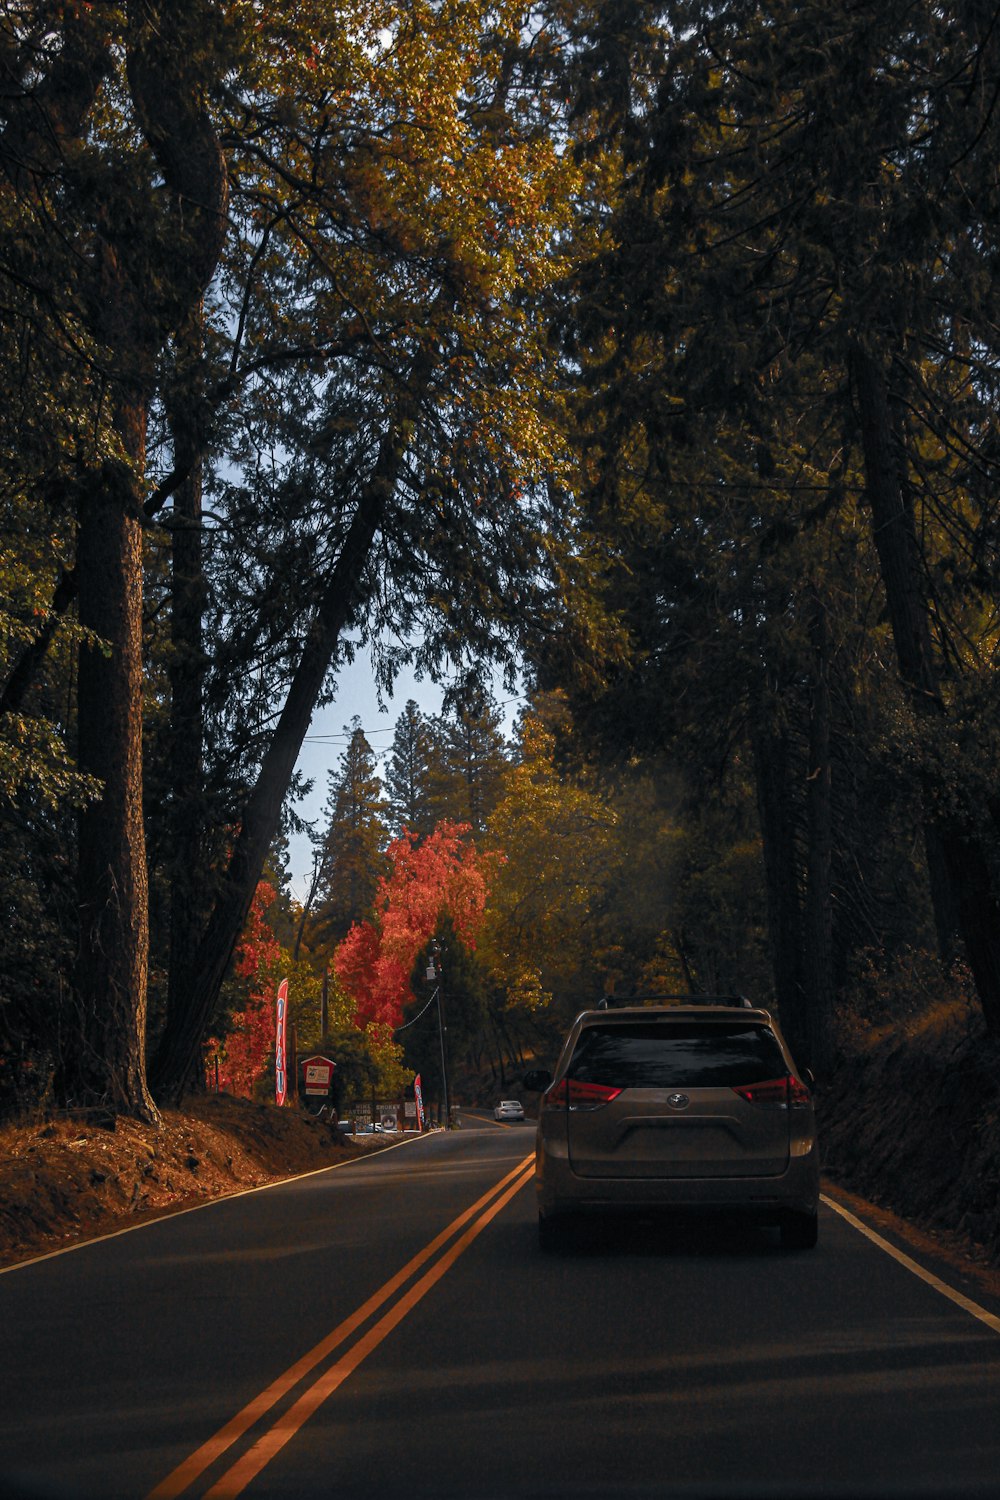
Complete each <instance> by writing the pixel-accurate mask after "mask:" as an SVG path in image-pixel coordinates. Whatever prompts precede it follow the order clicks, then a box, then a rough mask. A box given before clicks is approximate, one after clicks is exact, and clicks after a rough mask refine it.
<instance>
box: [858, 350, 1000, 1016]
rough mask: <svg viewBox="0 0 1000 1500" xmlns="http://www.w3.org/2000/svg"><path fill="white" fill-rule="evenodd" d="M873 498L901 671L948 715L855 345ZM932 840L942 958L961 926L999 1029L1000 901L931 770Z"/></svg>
mask: <svg viewBox="0 0 1000 1500" xmlns="http://www.w3.org/2000/svg"><path fill="white" fill-rule="evenodd" d="M852 365H853V372H854V378H855V385H856V388H857V393H858V405H859V410H860V415H861V436H862V443H863V447H864V458H865V475H866V480H867V488H868V500H869V504H870V505H871V511H872V526H873V531H874V538H875V546H876V549H877V551H878V557H879V567H880V570H881V573H882V581H883V583H884V585H885V592H886V601H887V604H888V607H889V618H890V620H891V622H892V633H893V641H894V644H895V648H896V659H897V662H898V664H899V672H900V676H901V678H902V680H903V682H904V684H905V685H906V687H907V689H908V690H909V693H910V698H911V701H912V703H913V705H914V708H915V710H916V712H917V714H918V715H919V716H921V717H923V718H925V719H927V720H940V719H941V718H942V717H943V716H944V715H945V713H946V707H945V704H944V700H943V698H942V695H941V692H940V688H939V684H938V679H937V673H936V669H935V665H934V659H933V654H932V647H931V634H930V626H929V616H928V606H927V599H926V594H925V590H924V587H923V568H922V560H921V555H920V545H919V541H918V538H917V531H916V524H915V521H914V514H913V506H912V503H911V501H910V496H909V488H908V483H907V480H906V454H905V444H904V439H903V436H902V433H901V432H899V431H895V430H894V426H893V421H892V413H891V409H890V404H889V393H888V382H887V379H886V374H885V371H884V370H883V368H882V367H881V365H880V364H879V363H878V362H877V361H876V360H875V358H874V357H873V356H872V355H871V354H869V353H868V352H867V351H865V350H862V349H860V348H856V349H855V351H854V355H853V360H852ZM924 790H925V799H924V803H925V805H924V828H925V848H926V851H927V860H928V867H929V871H930V889H931V896H932V899H933V900H934V903H935V920H936V923H937V928H938V932H939V935H941V937H942V940H943V948H942V955H941V956H942V961H943V962H944V963H945V964H948V963H949V961H950V957H951V942H950V934H951V933H952V932H954V931H955V929H956V928H957V930H958V931H959V932H960V934H961V937H962V941H963V944H964V946H965V952H966V956H967V958H968V961H969V967H970V969H971V970H972V975H973V980H974V982H975V985H976V991H977V993H978V995H979V1000H980V1004H981V1005H982V1008H983V1015H984V1017H985V1019H986V1024H987V1026H988V1028H989V1030H990V1031H992V1032H1000V903H998V901H997V897H996V892H995V890H994V888H993V882H992V879H991V875H990V869H989V862H988V860H987V858H986V855H985V852H984V850H983V847H982V844H981V842H980V839H979V838H978V837H977V835H976V831H975V829H974V828H973V827H972V826H971V825H970V823H969V821H968V820H967V819H960V818H959V817H957V816H956V815H955V814H954V813H945V814H940V815H937V816H935V815H934V813H933V809H934V807H935V805H936V804H937V803H938V801H939V799H938V798H937V796H936V795H935V794H936V791H937V788H936V787H935V786H934V785H933V782H932V781H931V779H930V776H927V777H925V787H924Z"/></svg>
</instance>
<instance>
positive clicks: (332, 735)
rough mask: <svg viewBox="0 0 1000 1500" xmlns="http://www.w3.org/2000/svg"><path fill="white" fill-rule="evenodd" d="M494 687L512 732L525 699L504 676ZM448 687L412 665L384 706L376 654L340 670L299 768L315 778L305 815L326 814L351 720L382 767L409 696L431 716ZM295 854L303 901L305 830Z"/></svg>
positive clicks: (296, 886) (308, 851)
mask: <svg viewBox="0 0 1000 1500" xmlns="http://www.w3.org/2000/svg"><path fill="white" fill-rule="evenodd" d="M493 691H494V695H495V697H496V701H497V703H498V704H499V705H502V709H503V715H504V731H505V733H506V734H508V735H509V734H510V733H511V731H512V729H513V725H514V720H515V719H516V717H517V711H518V708H519V706H520V704H521V701H522V700H521V698H520V697H517V696H512V695H511V693H510V691H509V690H508V689H505V688H504V686H503V682H502V678H501V677H500V676H499V675H497V676H496V678H495V680H494V684H493ZM444 692H445V689H444V686H440V687H439V686H437V685H436V684H435V683H433V682H431V681H430V680H429V679H428V678H424V680H423V681H422V682H418V681H417V679H416V678H415V677H414V675H413V673H412V672H411V671H410V670H409V669H408V668H402V669H401V670H400V672H399V675H398V676H397V678H396V683H395V687H394V690H393V695H392V697H391V698H386V700H385V707H384V709H380V708H379V702H378V690H377V688H376V686H375V673H374V670H373V668H372V664H371V658H370V656H369V655H368V654H367V653H366V652H359V653H358V655H357V656H356V657H355V659H354V661H353V662H352V663H351V664H350V665H348V666H345V667H343V668H342V670H341V671H340V674H339V676H338V679H337V696H336V698H335V699H334V701H333V702H332V703H330V704H328V705H327V707H326V708H322V709H318V710H317V712H316V713H315V714H314V715H313V721H312V724H311V725H310V726H309V733H308V734H307V735H306V738H305V742H304V744H303V746H302V750H301V752H300V754H299V758H298V761H297V762H296V767H295V769H296V770H297V771H298V772H299V773H300V775H302V776H303V777H304V778H306V779H307V780H311V781H312V783H313V786H312V791H311V792H310V793H309V795H308V796H307V797H303V798H302V799H301V800H300V801H299V802H298V803H296V811H297V812H298V814H299V816H300V817H303V818H307V819H309V820H310V821H312V820H313V819H319V818H320V817H321V815H322V812H323V807H324V804H325V803H326V799H327V795H328V790H329V788H328V784H327V773H328V772H329V771H331V770H335V769H336V767H337V765H338V762H339V760H340V756H341V754H342V752H343V750H344V749H345V748H346V745H347V740H348V736H347V735H345V733H344V725H345V724H350V722H351V720H352V718H353V717H354V715H355V714H357V715H358V716H359V718H360V719H361V727H362V729H363V730H364V731H365V734H366V736H367V738H368V742H369V744H370V745H371V747H372V749H373V750H374V752H375V755H376V756H377V757H378V759H379V769H380V771H381V769H382V763H383V761H384V758H385V757H386V756H387V755H388V753H389V751H390V750H391V749H392V737H393V734H394V733H395V730H396V720H397V719H398V718H399V715H400V714H401V713H402V711H403V708H404V707H405V705H406V703H407V701H408V700H409V699H410V698H412V699H413V700H414V701H415V703H416V704H417V706H418V707H419V708H420V709H421V711H422V712H423V713H424V714H427V715H428V716H430V715H432V714H437V713H439V712H440V710H441V700H442V698H443V697H444ZM289 856H290V859H289V868H290V872H291V888H292V894H293V895H294V896H295V898H296V899H297V900H298V901H304V900H305V898H306V895H307V894H308V889H309V876H310V874H311V871H312V861H313V851H312V845H311V844H310V843H309V840H308V838H307V837H306V836H305V835H304V834H303V835H297V836H293V838H292V839H291V840H290V841H289Z"/></svg>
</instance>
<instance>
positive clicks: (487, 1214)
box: [147, 1156, 534, 1500]
mask: <svg viewBox="0 0 1000 1500" xmlns="http://www.w3.org/2000/svg"><path fill="white" fill-rule="evenodd" d="M533 1166H534V1158H533V1157H531V1156H527V1157H525V1159H524V1160H523V1161H522V1162H519V1163H518V1165H517V1166H516V1167H515V1168H514V1169H513V1171H512V1172H508V1174H507V1176H506V1177H503V1178H501V1179H500V1181H499V1182H497V1183H495V1184H494V1185H493V1187H491V1188H490V1190H489V1192H487V1193H484V1194H483V1196H482V1197H481V1198H479V1199H478V1200H477V1201H476V1202H475V1203H473V1205H472V1207H471V1208H467V1209H466V1210H465V1212H464V1213H461V1214H459V1216H458V1218H457V1219H454V1220H453V1221H452V1222H451V1223H450V1224H449V1225H448V1227H447V1228H446V1229H443V1230H442V1231H441V1233H440V1234H439V1235H437V1236H435V1238H434V1239H433V1240H431V1242H430V1244H428V1245H425V1247H424V1248H423V1250H421V1251H420V1252H419V1253H418V1254H417V1255H415V1256H414V1257H413V1259H412V1260H409V1261H407V1263H406V1265H405V1266H403V1268H402V1270H400V1271H397V1273H396V1275H395V1276H393V1277H391V1278H390V1280H389V1281H387V1282H386V1283H385V1285H384V1286H382V1287H380V1288H379V1290H378V1291H377V1292H375V1293H374V1294H373V1295H372V1296H371V1297H369V1298H368V1300H367V1302H364V1303H362V1305H361V1306H360V1307H359V1308H358V1309H357V1311H356V1312H353V1313H351V1315H350V1317H348V1318H345V1319H344V1321H343V1322H342V1323H339V1324H338V1325H337V1327H336V1328H334V1329H333V1330H332V1331H331V1332H330V1333H328V1334H327V1335H326V1337H325V1338H323V1339H321V1340H320V1342H319V1343H318V1344H316V1345H315V1346H314V1347H313V1348H312V1349H310V1350H309V1351H308V1353H307V1354H303V1356H302V1358H301V1359H298V1360H296V1362H295V1364H293V1365H290V1366H289V1368H288V1369H287V1370H285V1371H284V1373H283V1374H281V1375H279V1376H278V1378H277V1379H276V1380H273V1381H272V1382H271V1384H270V1385H269V1386H268V1387H267V1388H266V1389H265V1390H263V1391H261V1393H260V1395H259V1396H255V1397H254V1399H253V1400H252V1401H251V1402H249V1403H248V1405H246V1406H244V1407H243V1409H242V1411H238V1412H237V1413H236V1415H235V1416H234V1417H232V1418H231V1419H230V1420H229V1421H228V1422H227V1423H226V1424H225V1426H224V1427H220V1428H219V1430H218V1432H217V1433H215V1435H214V1436H213V1437H210V1438H209V1440H208V1442H206V1443H203V1444H202V1446H201V1447H200V1448H198V1449H196V1451H195V1452H194V1453H192V1454H191V1456H190V1457H189V1458H186V1459H185V1460H184V1462H183V1463H181V1464H178V1466H177V1468H176V1469H174V1470H173V1472H172V1473H170V1474H168V1475H167V1477H166V1479H163V1480H161V1481H160V1483H159V1484H158V1485H157V1486H156V1487H155V1489H153V1490H151V1491H150V1492H149V1495H148V1496H147V1500H173V1497H174V1496H175V1495H181V1494H183V1493H184V1491H185V1490H187V1489H189V1488H190V1487H191V1485H193V1484H194V1482H195V1480H197V1479H198V1478H200V1476H201V1475H202V1474H204V1473H205V1471H206V1470H207V1469H209V1468H211V1467H212V1465H213V1464H215V1463H217V1462H218V1461H219V1460H220V1459H221V1458H222V1456H223V1455H224V1454H225V1453H227V1452H228V1450H229V1449H230V1448H232V1447H233V1445H234V1444H235V1443H237V1442H239V1440H240V1439H241V1438H242V1437H244V1436H245V1435H246V1434H247V1433H249V1432H250V1431H251V1429H252V1428H254V1427H255V1426H257V1424H258V1423H261V1422H262V1421H263V1419H264V1418H265V1417H267V1416H268V1414H269V1413H271V1412H273V1411H274V1408H275V1407H276V1406H278V1405H279V1403H280V1402H281V1401H282V1400H283V1398H285V1397H286V1396H289V1395H290V1394H291V1393H292V1392H293V1391H294V1390H295V1388H296V1387H297V1386H298V1385H300V1384H301V1383H302V1381H304V1380H305V1379H306V1377H307V1376H309V1375H311V1374H312V1373H313V1372H314V1371H315V1370H316V1369H317V1367H318V1366H323V1368H322V1370H321V1371H320V1373H319V1374H318V1375H316V1378H315V1379H314V1380H312V1382H311V1383H310V1384H309V1385H307V1386H306V1388H305V1389H304V1390H303V1391H301V1392H300V1393H299V1395H298V1396H297V1397H296V1398H295V1399H294V1400H293V1401H292V1403H291V1404H290V1405H289V1406H287V1407H286V1408H285V1409H284V1410H283V1411H281V1412H280V1414H278V1415H277V1416H276V1417H275V1418H274V1420H273V1421H271V1422H270V1425H269V1426H265V1429H264V1431H263V1432H262V1433H261V1434H260V1436H259V1437H257V1439H256V1440H255V1441H254V1442H253V1443H252V1445H251V1446H250V1447H249V1448H247V1449H246V1451H245V1452H244V1453H243V1454H242V1455H241V1456H240V1457H239V1458H238V1459H237V1460H236V1462H235V1463H233V1464H232V1465H231V1466H230V1467H229V1468H228V1469H227V1470H226V1471H225V1473H224V1474H222V1475H221V1477H220V1478H219V1479H217V1480H216V1481H215V1482H214V1483H213V1484H212V1485H211V1486H210V1488H209V1489H207V1490H206V1491H205V1492H204V1493H205V1497H206V1500H208V1497H211V1500H232V1497H233V1496H236V1495H240V1494H242V1493H243V1491H244V1489H245V1488H246V1486H247V1485H248V1484H249V1483H250V1481H251V1480H252V1479H254V1478H255V1477H256V1476H257V1475H258V1474H259V1473H260V1471H261V1470H262V1469H263V1468H264V1467H265V1465H267V1464H268V1463H270V1461H271V1459H272V1458H274V1457H275V1455H276V1454H277V1453H279V1452H280V1451H281V1449H282V1448H283V1447H284V1446H285V1444H286V1443H287V1442H288V1441H289V1440H290V1439H291V1438H293V1437H294V1436H295V1434H296V1433H297V1432H298V1431H299V1430H300V1429H301V1428H302V1427H303V1425H304V1424H305V1423H306V1422H307V1421H308V1420H309V1418H310V1417H311V1416H312V1415H313V1413H314V1412H315V1411H316V1410H317V1409H318V1408H319V1407H320V1406H321V1405H322V1403H323V1402H324V1401H325V1400H326V1399H327V1397H328V1396H330V1395H332V1394H333V1392H334V1391H335V1390H336V1389H337V1387H338V1386H340V1385H342V1384H343V1382H344V1381H345V1380H346V1379H347V1377H348V1376H349V1375H350V1374H351V1373H352V1371H354V1370H356V1369H357V1368H358V1366H359V1365H360V1364H361V1363H362V1361H363V1360H365V1359H367V1357H368V1355H369V1354H371V1352H372V1351H373V1350H374V1349H377V1348H378V1346H379V1344H381V1342H382V1340H383V1339H385V1338H387V1337H388V1335H389V1334H390V1333H391V1332H392V1330H393V1329H394V1328H395V1327H396V1326H397V1325H398V1324H399V1323H401V1322H402V1320H403V1319H404V1318H405V1317H406V1315H407V1313H408V1312H410V1311H412V1309H413V1308H414V1307H416V1305H417V1303H418V1302H419V1301H420V1300H421V1299H422V1298H423V1297H425V1296H426V1294H427V1293H428V1292H429V1291H430V1289H431V1287H433V1286H435V1285H436V1283H437V1282H438V1281H440V1280H441V1277H442V1276H443V1275H444V1274H445V1272H446V1271H448V1270H449V1269H450V1267H451V1266H453V1265H454V1263H455V1261H456V1260H458V1258H459V1256H460V1255H462V1254H463V1253H464V1252H465V1251H466V1250H467V1249H468V1248H469V1246H470V1245H471V1244H472V1242H473V1240H474V1239H476V1237H477V1236H478V1235H480V1234H481V1233H482V1232H483V1230H484V1229H485V1228H486V1226H487V1224H489V1223H490V1222H491V1220H493V1219H495V1218H496V1216H497V1214H498V1213H500V1211H501V1210H502V1209H503V1208H505V1207H506V1205H507V1204H508V1203H509V1202H510V1200H511V1199H512V1198H513V1197H514V1196H515V1194H516V1193H518V1192H520V1190H521V1188H522V1187H524V1185H525V1183H527V1182H528V1181H529V1180H530V1178H531V1175H532V1171H533ZM456 1236H457V1238H456ZM445 1247H447V1248H445ZM439 1251H443V1253H442V1254H440V1255H439V1253H438V1252H439ZM435 1256H437V1259H434V1257H435ZM428 1261H432V1262H433V1264H432V1265H431V1266H430V1267H429V1269H427V1270H426V1271H424V1273H423V1275H422V1276H421V1277H420V1278H419V1279H418V1280H417V1281H414V1282H413V1284H412V1285H410V1286H408V1283H410V1282H411V1281H412V1279H413V1277H414V1276H416V1274H417V1272H418V1271H419V1270H420V1269H421V1267H422V1266H426V1265H427V1263H428ZM404 1288H407V1289H406V1290H404ZM397 1294H401V1295H397ZM393 1299H395V1300H393ZM386 1303H390V1304H391V1305H390V1306H389V1308H388V1310H387V1311H386V1312H384V1313H383V1314H382V1316H381V1317H380V1318H379V1319H378V1321H377V1322H376V1323H373V1324H372V1325H371V1327H370V1328H368V1329H367V1331H366V1332H364V1333H362V1334H361V1336H360V1338H358V1339H357V1340H356V1342H354V1343H350V1342H349V1341H350V1340H351V1339H352V1337H353V1336H354V1335H355V1334H356V1333H358V1331H359V1330H360V1329H362V1328H364V1326H365V1325H366V1324H367V1323H368V1321H369V1319H370V1318H372V1317H373V1316H374V1314H375V1313H376V1312H378V1310H379V1309H380V1308H382V1307H385V1305H386ZM344 1345H348V1347H347V1348H344V1349H343V1352H342V1353H341V1354H340V1357H339V1358H338V1359H336V1360H334V1361H333V1363H332V1364H328V1363H327V1361H328V1360H329V1359H330V1356H331V1355H333V1354H335V1353H336V1351H337V1350H339V1349H341V1348H342V1346H344Z"/></svg>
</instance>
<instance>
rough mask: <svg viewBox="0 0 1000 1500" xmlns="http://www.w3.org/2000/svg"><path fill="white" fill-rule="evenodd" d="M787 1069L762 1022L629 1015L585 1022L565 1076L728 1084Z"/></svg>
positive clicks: (618, 1083) (617, 1083)
mask: <svg viewBox="0 0 1000 1500" xmlns="http://www.w3.org/2000/svg"><path fill="white" fill-rule="evenodd" d="M787 1071H788V1070H787V1066H786V1064H785V1059H784V1057H783V1056H782V1053H781V1048H780V1047H779V1045H778V1040H777V1037H776V1036H775V1035H774V1032H773V1031H771V1030H769V1028H768V1027H766V1026H748V1025H747V1024H746V1022H745V1021H743V1022H715V1023H711V1024H709V1023H706V1022H704V1021H691V1022H677V1023H671V1022H669V1021H668V1022H664V1021H660V1022H656V1021H651V1022H642V1023H640V1024H636V1023H635V1022H634V1021H630V1022H629V1023H628V1024H626V1025H621V1024H619V1025H615V1024H614V1023H613V1022H608V1023H602V1024H600V1025H596V1026H587V1027H585V1029H584V1030H583V1031H582V1032H581V1034H580V1039H579V1041H578V1042H577V1045H576V1050H575V1051H574V1053H573V1057H572V1060H571V1062H570V1065H569V1068H568V1069H567V1077H569V1078H575V1079H579V1081H580V1082H581V1083H603V1084H608V1085H610V1086H611V1087H614V1088H647V1089H648V1088H731V1087H733V1085H735V1084H742V1083H761V1082H763V1081H764V1080H765V1079H768V1078H781V1077H783V1076H784V1075H785V1073H786V1072H787Z"/></svg>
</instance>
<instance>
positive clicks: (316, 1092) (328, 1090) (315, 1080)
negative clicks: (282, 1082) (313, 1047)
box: [302, 1053, 337, 1107]
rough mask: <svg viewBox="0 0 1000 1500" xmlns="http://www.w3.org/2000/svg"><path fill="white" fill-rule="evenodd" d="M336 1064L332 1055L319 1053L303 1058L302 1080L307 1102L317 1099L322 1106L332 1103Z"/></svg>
mask: <svg viewBox="0 0 1000 1500" xmlns="http://www.w3.org/2000/svg"><path fill="white" fill-rule="evenodd" d="M336 1066H337V1064H336V1063H335V1062H334V1060H333V1058H332V1057H323V1056H322V1055H321V1054H319V1053H317V1054H316V1055H315V1056H313V1057H304V1058H303V1059H302V1081H303V1088H304V1092H305V1096H306V1103H307V1104H308V1103H311V1102H313V1101H315V1102H316V1103H317V1104H319V1105H320V1106H321V1107H322V1105H324V1104H329V1103H330V1099H331V1097H332V1095H333V1072H334V1069H335V1068H336Z"/></svg>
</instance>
